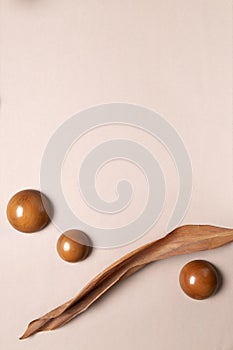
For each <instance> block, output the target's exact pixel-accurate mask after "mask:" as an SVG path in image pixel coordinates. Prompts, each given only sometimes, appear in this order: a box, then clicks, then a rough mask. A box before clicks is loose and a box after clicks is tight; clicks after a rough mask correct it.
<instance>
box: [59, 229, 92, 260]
mask: <svg viewBox="0 0 233 350" xmlns="http://www.w3.org/2000/svg"><path fill="white" fill-rule="evenodd" d="M57 252H58V254H59V255H60V257H61V258H62V259H63V260H65V261H67V262H77V261H81V260H84V259H85V258H86V257H87V256H88V255H89V253H90V240H89V238H88V237H87V235H86V234H85V233H84V232H82V231H79V230H69V231H66V232H64V233H63V234H62V235H61V236H60V238H59V239H58V241H57Z"/></svg>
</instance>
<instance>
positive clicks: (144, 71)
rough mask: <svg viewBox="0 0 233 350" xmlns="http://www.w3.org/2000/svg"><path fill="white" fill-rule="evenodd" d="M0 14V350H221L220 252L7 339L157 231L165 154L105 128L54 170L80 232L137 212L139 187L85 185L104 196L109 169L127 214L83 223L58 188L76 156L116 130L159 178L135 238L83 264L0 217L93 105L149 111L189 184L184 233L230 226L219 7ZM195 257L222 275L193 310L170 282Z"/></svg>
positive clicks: (224, 33)
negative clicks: (130, 198) (69, 124)
mask: <svg viewBox="0 0 233 350" xmlns="http://www.w3.org/2000/svg"><path fill="white" fill-rule="evenodd" d="M0 6H1V15H0V16H1V106H2V108H1V127H0V145H1V147H0V164H1V173H0V189H1V201H0V222H1V235H0V262H1V269H0V282H1V314H0V324H1V339H0V346H1V348H2V349H4V350H5V349H6V350H11V349H23V350H27V349H32V348H33V349H36V350H39V349H43V350H44V349H46V350H47V349H50V348H52V347H54V348H56V349H57V350H62V349H64V347H65V348H66V349H67V350H73V349H76V348H80V349H85V350H89V349H93V348H95V349H103V348H111V349H113V350H115V349H119V348H121V349H127V350H128V349H138V350H141V349H142V348H144V347H145V348H147V349H154V347H155V346H156V348H158V349H163V350H170V349H171V348H172V349H175V350H176V349H177V350H178V349H179V350H180V349H187V348H188V349H190V350H196V349H200V350H213V349H220V350H221V349H223V350H230V349H232V347H233V335H232V334H233V332H232V324H233V313H232V307H231V300H232V297H233V289H232V286H233V279H232V278H233V277H232V266H233V264H232V263H233V254H232V251H233V246H232V245H229V246H227V247H224V248H220V249H219V250H216V251H210V252H202V253H198V254H194V255H192V256H183V257H177V258H172V259H169V260H167V261H163V262H161V263H159V264H154V265H153V264H152V265H151V266H149V267H148V268H146V269H145V270H144V271H141V272H139V273H138V274H137V275H135V276H133V277H131V278H129V279H128V280H127V281H125V282H123V283H122V285H121V286H118V287H116V288H114V290H112V291H111V292H110V293H109V294H108V295H106V297H105V298H104V300H102V301H100V302H98V303H97V304H96V305H94V306H93V308H91V309H90V310H89V311H87V312H86V313H85V314H83V315H82V316H81V317H79V318H78V319H77V320H74V321H73V322H71V323H70V324H69V325H67V326H65V327H64V328H62V329H60V330H58V331H56V332H52V333H46V334H39V335H38V336H35V337H33V338H31V339H29V340H27V341H24V342H20V341H19V340H18V339H17V338H18V336H19V335H21V334H22V332H23V330H24V328H25V326H26V325H27V323H28V321H30V320H31V319H34V318H35V317H37V316H39V315H41V314H43V313H45V312H47V311H48V310H50V309H51V308H53V307H55V306H57V305H59V304H60V303H63V302H64V301H65V300H67V299H69V298H70V297H72V296H73V295H75V294H76V293H77V291H78V290H79V289H81V288H82V287H83V286H84V284H85V283H86V282H87V281H88V280H90V279H91V278H92V277H93V276H94V275H95V274H97V273H98V272H99V271H100V270H102V269H103V268H104V267H106V266H107V265H109V264H110V263H111V262H113V261H114V260H116V259H117V258H119V257H120V256H122V255H123V254H125V253H126V252H128V251H131V250H132V249H133V248H136V247H138V246H139V245H142V244H143V243H146V242H149V241H151V240H154V239H155V238H159V237H160V236H162V235H164V233H165V230H166V224H167V222H168V219H169V217H170V214H171V212H172V209H173V206H174V203H175V197H176V194H177V191H178V179H177V174H176V170H175V167H174V165H173V163H172V161H171V159H170V157H169V155H168V154H167V152H166V149H164V147H163V146H162V145H161V144H160V143H159V142H158V141H155V140H154V139H153V138H152V137H150V136H148V135H147V134H146V135H145V134H144V133H143V132H141V131H138V130H135V129H134V128H130V127H124V128H123V127H120V126H118V127H117V128H114V127H113V126H111V127H108V128H106V130H104V129H102V131H101V132H100V131H99V132H98V131H97V132H96V133H93V134H92V135H91V136H90V135H89V136H88V135H86V137H84V138H83V139H81V140H80V143H79V142H77V143H76V144H75V145H74V146H73V148H72V150H71V152H70V153H69V156H68V158H67V160H66V162H65V164H64V168H63V170H64V174H63V175H64V176H63V183H64V190H65V193H66V197H67V198H68V199H69V201H70V202H69V203H70V204H71V205H72V208H73V210H74V211H76V212H78V213H79V212H80V213H81V214H80V215H82V217H84V218H85V220H88V221H89V222H92V221H91V220H93V222H94V223H95V224H98V225H103V226H104V225H106V226H109V225H110V226H111V225H112V226H116V225H119V226H121V225H122V224H126V223H127V222H128V221H131V220H133V219H134V214H135V213H137V214H136V215H138V213H139V212H140V210H141V209H142V205H143V204H142V200H143V198H144V197H145V189H146V184H145V183H144V182H143V178H141V175H140V174H138V170H137V171H136V170H135V169H134V168H133V167H132V166H131V165H129V166H128V164H125V163H124V162H122V161H121V162H120V161H119V164H118V165H116V164H115V165H114V164H112V165H111V164H109V165H108V167H107V168H106V169H105V170H103V173H102V174H100V175H101V176H102V180H101V176H100V177H99V178H98V179H97V187H98V191H99V192H100V193H101V195H102V196H103V198H106V199H107V200H111V199H112V198H114V191H112V190H111V189H112V188H113V184H114V179H115V177H116V175H117V174H118V173H119V176H120V175H121V173H124V174H127V176H128V177H129V178H131V179H132V181H133V182H134V183H135V191H136V192H135V198H134V202H133V204H132V207H129V208H128V210H127V211H126V212H122V213H120V217H119V220H118V219H117V218H116V217H113V218H112V219H111V220H110V219H109V217H107V218H104V217H101V219H98V217H97V216H96V215H94V216H93V214H92V213H91V212H90V210H89V209H87V208H86V207H85V205H84V203H79V202H77V201H76V198H77V193H76V192H73V186H74V182H73V180H72V181H69V179H73V178H75V173H76V174H77V173H78V167H79V165H80V161H81V156H83V152H86V153H88V151H89V150H90V149H91V147H93V145H94V144H96V143H98V142H100V140H101V141H103V140H104V139H105V138H106V139H107V138H109V136H111V135H112V137H116V135H118V133H119V132H120V133H121V134H122V135H127V137H129V138H130V139H133V140H137V141H138V142H140V143H141V144H143V145H145V146H146V147H148V148H149V149H150V151H151V152H152V153H153V154H154V155H155V156H156V159H157V160H158V162H159V163H160V165H161V167H162V168H163V171H164V175H165V179H166V186H167V187H166V188H167V193H166V205H165V208H164V212H163V214H162V216H161V217H160V220H159V221H158V223H157V224H156V225H155V226H154V228H152V229H151V230H150V232H148V234H146V235H145V236H144V237H143V238H141V239H140V240H138V241H137V242H134V243H132V244H130V245H128V246H126V247H122V248H118V249H111V250H101V249H95V250H94V251H93V253H92V255H91V256H90V257H89V258H88V259H87V260H86V261H84V262H82V263H80V264H77V265H69V264H66V263H64V262H63V261H61V260H60V259H59V257H58V255H57V253H56V250H55V246H56V240H57V238H58V237H59V232H58V231H57V230H56V228H55V227H53V226H52V225H50V226H48V227H47V228H46V229H45V230H44V231H42V232H40V233H38V234H35V235H32V236H25V235H23V234H19V233H17V232H16V231H14V230H13V229H12V228H11V227H10V226H9V225H8V223H7V221H6V215H5V208H6V204H7V201H8V199H9V198H10V197H11V195H12V194H13V193H15V192H16V191H18V190H19V189H22V188H39V185H40V179H39V174H40V162H41V158H42V155H43V151H44V149H45V146H46V144H47V142H48V140H49V138H50V137H51V136H52V134H53V133H54V131H55V130H56V128H57V127H58V126H59V125H61V124H62V123H63V122H64V121H65V120H67V119H68V118H69V117H71V116H72V115H73V114H75V113H77V112H78V111H80V110H82V109H85V108H88V107H91V106H94V105H96V104H102V103H109V102H125V103H135V104H138V105H142V106H145V107H148V108H151V109H154V110H155V111H156V112H157V113H159V114H160V115H162V116H163V117H164V118H166V120H167V121H169V122H170V123H171V124H172V125H173V126H174V127H175V129H176V130H177V131H178V133H179V135H180V136H181V138H182V139H183V141H184V144H185V146H186V147H187V149H188V152H189V155H190V158H191V161H192V167H193V176H194V185H193V194H192V200H191V204H190V207H189V209H188V212H187V214H186V216H185V218H184V220H183V223H200V224H201V223H208V224H213V225H219V226H228V227H233V217H232V200H233V195H232V185H233V174H232V169H233V164H232V2H231V1H225V0H224V1H220V0H219V1H217V0H216V1H211V0H208V1H188V2H187V1H178V0H175V1H174V0H173V1H172V0H169V1H165V2H164V1H149V0H148V1H145V2H143V3H142V2H141V1H134V2H132V1H128V0H127V1H124V2H120V3H119V2H115V1H112V0H111V1H85V2H81V1H73V0H71V1H68V2H67V1H65V0H61V1H55V0H49V1H45V0H41V1H40V0H35V1H26V0H6V1H2V2H1V5H0ZM74 165H75V166H74ZM117 172H118V173H117ZM103 179H104V180H103ZM106 179H107V180H106ZM55 205H56V204H55ZM194 258H203V259H207V260H209V261H211V262H212V263H214V264H215V265H216V266H217V267H218V268H219V269H220V271H222V273H223V277H224V284H223V287H222V289H221V291H220V292H219V293H218V294H217V295H216V296H215V297H214V298H211V299H209V300H207V301H204V302H195V301H193V300H191V299H188V297H186V296H185V295H184V294H183V293H182V291H181V290H180V287H179V285H178V274H179V271H180V269H181V267H182V266H183V265H184V264H185V263H186V262H187V261H189V260H191V259H194ZM151 305H153V306H152V307H151Z"/></svg>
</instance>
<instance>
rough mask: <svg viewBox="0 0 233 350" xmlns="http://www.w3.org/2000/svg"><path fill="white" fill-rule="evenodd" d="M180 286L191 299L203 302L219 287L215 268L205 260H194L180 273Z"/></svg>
mask: <svg viewBox="0 0 233 350" xmlns="http://www.w3.org/2000/svg"><path fill="white" fill-rule="evenodd" d="M179 279H180V286H181V288H182V290H183V291H184V292H185V294H187V295H188V296H189V297H190V298H193V299H197V300H202V299H207V298H209V297H210V296H211V295H213V294H214V293H215V292H216V290H217V288H218V286H219V276H218V273H217V271H216V269H215V267H214V266H213V265H212V264H210V263H209V262H208V261H205V260H193V261H191V262H189V263H188V264H186V265H185V266H184V267H183V268H182V270H181V272H180V278H179Z"/></svg>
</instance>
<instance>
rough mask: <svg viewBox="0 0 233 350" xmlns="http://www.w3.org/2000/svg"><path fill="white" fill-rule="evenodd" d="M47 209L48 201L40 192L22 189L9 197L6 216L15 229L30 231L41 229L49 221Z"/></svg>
mask: <svg viewBox="0 0 233 350" xmlns="http://www.w3.org/2000/svg"><path fill="white" fill-rule="evenodd" d="M42 198H43V200H42ZM48 211H49V201H48V199H47V198H46V197H45V196H44V195H43V194H42V193H41V192H39V191H37V190H23V191H20V192H18V193H16V194H15V195H14V196H13V197H12V198H11V199H10V201H9V203H8V205H7V218H8V220H9V222H10V224H11V225H12V226H13V227H14V228H15V229H16V230H18V231H21V232H25V233H32V232H36V231H40V230H42V229H43V228H44V227H45V226H46V225H47V224H48V223H49V221H50V218H49V215H48V214H47V212H48Z"/></svg>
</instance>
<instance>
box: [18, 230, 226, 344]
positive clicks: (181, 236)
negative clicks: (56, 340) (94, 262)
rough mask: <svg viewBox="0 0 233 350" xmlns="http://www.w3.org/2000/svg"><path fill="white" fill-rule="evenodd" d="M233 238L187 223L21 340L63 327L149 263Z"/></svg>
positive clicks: (109, 272)
mask: <svg viewBox="0 0 233 350" xmlns="http://www.w3.org/2000/svg"><path fill="white" fill-rule="evenodd" d="M232 241H233V229H228V228H221V227H215V226H209V225H186V226H182V227H179V228H177V229H175V230H173V231H172V232H171V233H169V234H168V235H167V236H165V237H163V238H161V239H159V240H157V241H154V242H151V243H148V244H146V245H144V246H142V247H140V248H138V249H136V250H134V251H132V252H131V253H129V254H127V255H125V256H124V257H122V258H121V259H119V260H118V261H116V262H115V263H113V264H112V265H110V266H109V267H107V268H106V269H105V270H104V271H103V272H101V273H100V274H98V275H97V276H96V277H95V278H94V279H93V280H91V281H90V282H89V283H88V284H87V285H86V286H85V287H84V288H83V289H82V290H81V292H80V293H79V294H78V295H77V296H75V297H74V298H73V299H71V300H69V301H67V302H66V303H64V304H63V305H60V306H59V307H57V308H56V309H54V310H52V311H50V312H48V313H47V314H45V315H43V316H42V317H40V318H38V319H36V320H34V321H32V322H31V323H30V324H29V325H28V327H27V329H26V331H25V333H24V334H23V335H22V337H21V338H20V339H25V338H28V337H30V336H31V335H33V334H35V333H37V332H41V331H49V330H53V329H56V328H59V327H61V326H63V325H64V324H66V323H67V322H69V321H70V320H71V319H73V318H74V317H76V316H77V315H79V314H81V313H82V312H84V311H85V310H87V309H88V308H89V307H90V306H91V305H92V304H93V303H94V302H95V301H96V300H97V299H98V298H99V297H100V296H101V295H103V294H104V293H105V292H106V291H107V290H109V289H110V288H111V287H112V286H114V285H115V284H116V283H117V282H119V281H121V280H123V279H125V278H127V277H129V276H130V275H132V274H133V273H135V272H136V271H137V270H139V269H141V268H143V267H144V266H145V265H147V264H149V263H151V262H154V261H157V260H162V259H166V258H169V257H172V256H176V255H182V254H189V253H193V252H197V251H202V250H208V249H214V248H218V247H221V246H223V245H225V244H227V243H230V242H232Z"/></svg>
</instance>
